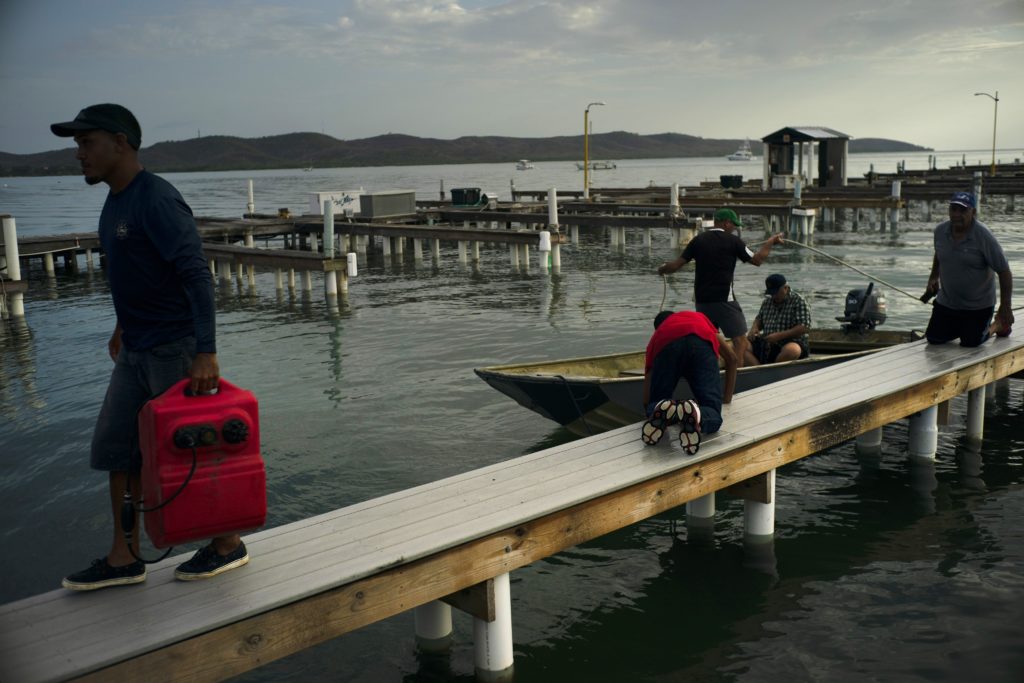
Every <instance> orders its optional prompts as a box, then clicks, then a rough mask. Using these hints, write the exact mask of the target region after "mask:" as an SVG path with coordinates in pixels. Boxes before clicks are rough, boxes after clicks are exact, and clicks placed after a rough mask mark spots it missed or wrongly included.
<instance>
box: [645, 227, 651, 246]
mask: <svg viewBox="0 0 1024 683" xmlns="http://www.w3.org/2000/svg"><path fill="white" fill-rule="evenodd" d="M644 248H645V249H650V248H651V229H650V228H644Z"/></svg>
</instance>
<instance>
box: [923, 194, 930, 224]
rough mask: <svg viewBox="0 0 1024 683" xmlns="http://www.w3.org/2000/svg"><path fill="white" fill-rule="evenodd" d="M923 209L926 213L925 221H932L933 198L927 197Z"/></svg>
mask: <svg viewBox="0 0 1024 683" xmlns="http://www.w3.org/2000/svg"><path fill="white" fill-rule="evenodd" d="M921 211H922V212H923V213H924V222H925V223H931V222H932V200H930V199H926V200H924V202H922V206H921Z"/></svg>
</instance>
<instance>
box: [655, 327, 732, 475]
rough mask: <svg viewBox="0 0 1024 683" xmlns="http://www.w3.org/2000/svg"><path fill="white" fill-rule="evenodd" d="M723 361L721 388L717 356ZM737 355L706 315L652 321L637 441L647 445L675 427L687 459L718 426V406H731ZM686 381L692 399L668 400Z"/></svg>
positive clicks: (719, 424) (659, 439) (719, 416)
mask: <svg viewBox="0 0 1024 683" xmlns="http://www.w3.org/2000/svg"><path fill="white" fill-rule="evenodd" d="M719 356H721V357H722V359H723V360H724V361H725V386H724V388H723V386H722V380H721V378H720V372H719V366H718V358H719ZM736 361H737V359H736V354H735V353H734V352H733V350H732V348H731V347H730V346H729V345H728V344H726V343H725V338H724V337H723V336H722V335H720V334H719V333H718V330H716V329H715V326H714V325H712V324H711V321H710V320H708V317H707V316H706V315H704V314H703V313H696V312H694V311H680V312H678V313H673V312H672V311H662V312H661V313H659V314H658V315H657V317H655V318H654V334H653V335H652V336H651V340H650V341H649V342H648V343H647V356H646V360H645V361H644V393H643V398H644V411H645V412H646V414H647V418H648V419H647V421H646V422H644V426H643V429H642V431H641V434H640V438H642V439H643V441H644V443H646V444H648V445H652V446H653V445H654V444H656V443H658V442H659V441H661V437H662V436H663V435H664V434H665V429H666V428H667V427H668V426H669V425H671V424H675V423H677V422H678V423H680V431H679V443H680V445H681V446H682V447H683V449H685V450H686V452H687V453H688V454H689V455H693V454H695V453H696V452H697V450H698V449H699V448H700V435H701V434H702V433H703V434H713V433H715V432H717V431H718V430H719V429H720V428H721V427H722V403H723V402H724V403H731V402H732V394H733V391H735V389H736V368H737V366H738V363H737V362H736ZM680 379H685V380H686V383H687V384H689V385H690V391H691V392H692V393H693V400H691V399H686V400H685V401H676V400H675V399H673V398H672V397H673V395H674V394H675V390H676V385H677V384H678V383H679V380H680Z"/></svg>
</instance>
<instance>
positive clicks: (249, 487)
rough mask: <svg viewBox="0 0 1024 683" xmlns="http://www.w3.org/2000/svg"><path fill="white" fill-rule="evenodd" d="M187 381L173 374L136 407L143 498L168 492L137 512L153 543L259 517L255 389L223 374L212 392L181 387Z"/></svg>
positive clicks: (262, 511) (249, 525)
mask: <svg viewBox="0 0 1024 683" xmlns="http://www.w3.org/2000/svg"><path fill="white" fill-rule="evenodd" d="M188 386H189V380H188V379H184V380H182V381H180V382H178V383H177V384H175V385H174V386H172V387H171V388H170V389H168V390H167V391H165V392H164V393H163V394H161V395H160V396H157V397H156V398H154V399H153V400H151V401H149V402H148V403H147V404H146V405H145V406H143V408H142V410H141V411H140V412H139V447H140V449H141V450H142V493H143V496H144V499H143V506H144V507H145V509H147V510H149V509H151V508H156V507H158V506H160V505H161V504H162V503H164V502H165V501H168V500H170V502H169V503H167V504H166V505H164V506H163V507H160V508H159V509H157V510H155V511H153V512H147V513H145V519H146V533H148V534H149V537H150V540H152V541H153V545H155V546H156V547H157V548H166V547H167V546H171V545H177V544H179V543H186V542H188V541H197V540H200V539H205V538H211V537H213V536H227V535H229V534H233V533H236V532H240V531H247V530H250V529H255V528H257V527H259V526H262V525H263V523H264V521H265V520H266V517H267V476H266V470H265V468H264V466H263V459H262V458H260V427H259V416H258V414H257V405H256V397H255V396H253V395H252V393H251V392H249V391H246V390H245V389H240V388H238V387H236V386H235V385H233V384H231V383H230V382H228V381H226V380H223V379H221V380H220V382H219V385H218V390H217V393H215V394H209V395H199V396H194V395H191V394H186V390H187V389H188ZM193 447H194V448H193ZM193 452H194V456H193ZM193 461H194V462H195V471H194V472H193V473H192V475H191V477H189V472H190V471H191V470H192V467H193ZM186 480H187V483H185V482H186ZM183 484H184V486H183ZM179 489H180V490H181V492H180V493H178V494H177V496H175V492H176V491H178V490H179ZM172 497H173V498H172Z"/></svg>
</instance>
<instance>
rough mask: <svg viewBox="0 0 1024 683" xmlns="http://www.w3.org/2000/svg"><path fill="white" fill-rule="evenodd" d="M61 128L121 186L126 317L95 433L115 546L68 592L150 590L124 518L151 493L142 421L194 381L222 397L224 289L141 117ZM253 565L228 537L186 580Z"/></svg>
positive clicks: (120, 300) (106, 236)
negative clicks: (219, 315)
mask: <svg viewBox="0 0 1024 683" xmlns="http://www.w3.org/2000/svg"><path fill="white" fill-rule="evenodd" d="M50 129H51V130H52V131H53V133H54V134H55V135H58V136H60V137H74V139H75V143H76V144H77V145H78V151H77V154H76V158H77V159H78V160H79V162H80V163H81V165H82V173H83V175H84V176H85V181H86V182H87V183H89V184H90V185H96V184H98V183H106V184H107V185H108V186H109V187H110V193H109V194H108V195H107V200H106V202H105V203H104V205H103V212H102V213H101V215H100V223H99V236H100V242H101V244H102V246H103V251H104V254H105V255H106V258H107V277H108V279H109V281H110V292H111V295H112V297H113V300H114V311H115V313H116V315H117V323H116V325H115V327H114V333H113V335H112V336H111V338H110V341H109V343H108V351H109V352H110V357H111V358H112V359H113V360H114V371H113V373H112V374H111V378H110V385H109V386H108V388H107V394H106V398H104V401H103V406H102V408H101V409H100V415H99V418H98V419H97V422H96V429H95V432H94V433H93V441H92V455H91V459H90V462H91V465H92V467H93V468H94V469H98V470H102V471H106V472H108V473H109V477H110V498H111V504H112V507H113V512H114V538H113V543H112V544H111V549H110V552H109V553H108V554H107V555H106V556H105V557H102V558H100V559H98V560H95V561H94V562H93V563H92V565H91V566H90V567H89V568H87V569H84V570H82V571H80V572H76V573H74V574H71V575H70V576H68V577H67V578H65V579H64V581H63V585H64V587H65V588H70V589H72V590H94V589H97V588H105V587H107V586H117V585H124V584H131V583H140V582H142V581H145V579H146V566H145V563H144V562H142V561H141V560H140V559H139V554H138V524H135V525H134V527H133V533H132V534H131V542H130V543H129V542H128V541H127V540H126V539H125V534H124V530H123V528H122V520H121V514H120V509H121V502H122V499H123V497H124V495H125V492H126V491H129V492H130V493H131V495H132V496H133V498H134V499H135V504H136V507H138V504H139V502H140V496H141V493H142V485H141V479H140V474H139V473H140V470H141V467H142V458H141V453H140V452H139V446H138V444H139V438H138V423H137V416H138V412H139V409H140V408H141V407H142V406H143V405H144V404H145V403H146V401H148V400H149V399H151V398H154V397H155V396H158V395H160V394H162V393H163V392H164V391H166V390H167V389H168V388H169V387H170V386H171V385H173V384H175V383H176V382H178V381H179V380H181V379H183V378H185V377H188V378H190V379H191V388H192V391H193V392H195V393H201V392H207V391H211V390H213V389H215V388H216V387H217V381H218V379H219V377H220V369H219V366H218V364H217V348H216V334H215V311H214V298H213V283H212V281H211V277H210V272H209V270H208V268H207V265H206V260H205V258H204V256H203V249H202V243H201V242H200V239H199V233H198V231H197V229H196V223H195V220H194V219H193V217H192V210H191V209H190V208H189V206H188V204H186V203H185V200H184V199H183V198H182V197H181V194H179V193H178V191H177V190H176V189H175V188H174V187H173V186H172V185H171V184H170V183H168V182H167V181H166V180H164V179H162V178H160V177H158V176H155V175H153V174H152V173H150V172H148V171H146V170H145V169H144V168H143V167H142V164H140V163H139V158H138V150H139V147H140V145H141V143H142V130H141V128H140V127H139V123H138V121H137V120H136V119H135V116H134V115H132V113H131V112H130V111H128V110H127V109H125V108H124V107H122V106H120V105H117V104H96V105H92V106H90V107H86V108H85V109H83V110H82V111H81V112H79V114H78V116H76V117H75V119H74V120H73V121H68V122H66V123H55V124H53V125H52V126H50ZM248 560H249V556H248V553H247V551H246V549H245V544H244V543H242V540H241V538H240V537H239V536H238V535H233V536H226V537H219V538H215V539H213V540H212V542H211V543H210V545H208V546H206V547H204V548H202V549H201V550H199V551H198V552H197V553H196V554H195V556H194V557H193V558H192V559H190V560H189V561H188V562H185V563H183V564H181V565H180V566H179V567H178V569H177V570H176V572H175V575H176V576H177V577H178V578H179V579H182V580H192V579H201V578H207V577H210V576H215V575H217V574H220V573H222V572H224V571H227V570H229V569H234V568H235V567H239V566H241V565H243V564H245V563H246V562H248Z"/></svg>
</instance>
